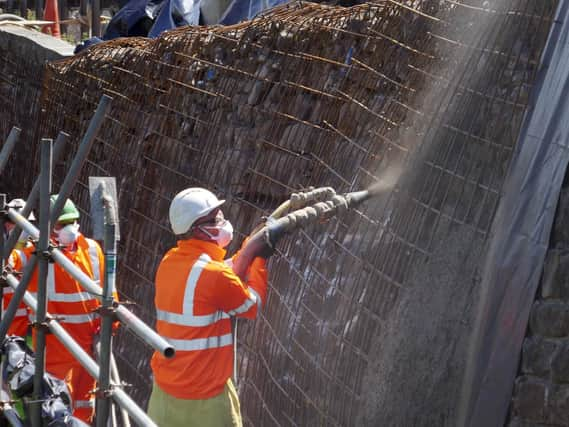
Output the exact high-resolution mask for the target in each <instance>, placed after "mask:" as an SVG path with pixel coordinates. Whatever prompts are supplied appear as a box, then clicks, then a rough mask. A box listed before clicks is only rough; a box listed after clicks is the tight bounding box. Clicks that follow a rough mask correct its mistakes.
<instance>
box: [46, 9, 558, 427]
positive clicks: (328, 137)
mask: <svg viewBox="0 0 569 427" xmlns="http://www.w3.org/2000/svg"><path fill="white" fill-rule="evenodd" d="M556 3H557V2H556V1H555V0H551V1H549V0H548V1H540V2H536V1H535V0H496V1H493V2H492V5H491V7H490V6H489V5H488V4H487V3H484V2H482V1H475V0H471V1H469V3H468V4H466V2H457V1H448V0H445V1H427V0H414V1H410V0H407V1H403V0H401V1H394V0H384V1H377V2H375V3H369V4H363V5H360V6H355V7H351V8H339V7H328V6H323V5H317V4H310V3H299V2H295V3H290V4H288V5H284V6H280V7H278V8H275V9H273V10H271V11H269V12H267V13H265V14H264V15H262V16H260V17H258V18H256V19H254V20H252V21H250V22H246V23H243V24H239V25H235V26H232V27H211V28H208V27H195V28H191V27H186V28H180V29H177V30H174V31H170V32H168V33H165V34H163V35H162V36H161V37H160V38H158V39H157V40H155V41H151V40H146V39H121V40H116V41H112V42H109V43H105V44H103V45H99V46H95V47H93V48H91V49H89V50H87V51H86V52H84V53H82V54H80V55H78V56H76V57H74V58H72V59H70V60H66V61H61V62H57V63H52V64H50V65H49V66H48V70H47V75H46V77H45V79H44V92H43V100H42V109H43V111H44V114H43V115H42V117H41V122H40V126H39V134H41V135H42V136H54V135H55V134H56V132H58V131H59V130H64V131H66V132H68V133H69V134H70V135H72V136H75V137H76V136H77V135H80V134H81V132H82V130H84V127H85V126H86V123H87V120H88V118H89V117H90V116H91V114H92V110H93V108H94V106H95V104H96V101H97V100H98V98H99V97H100V95H101V93H108V94H110V95H111V96H113V97H114V99H115V100H114V103H113V109H112V114H111V115H110V116H109V117H108V118H107V121H106V125H105V126H104V129H102V131H101V133H100V135H99V138H98V140H97V142H96V145H95V147H94V148H93V151H92V154H91V156H90V158H89V161H88V164H87V166H86V167H85V169H84V171H83V173H82V177H81V178H80V184H79V186H78V187H77V188H76V192H75V193H74V194H73V196H72V198H73V199H74V200H75V201H77V202H78V205H79V206H82V207H83V211H82V213H83V214H84V218H85V220H84V221H83V228H84V229H87V230H88V228H89V221H88V216H87V211H88V209H87V206H88V200H89V194H88V185H87V177H88V176H89V175H114V176H117V182H118V187H119V199H120V209H121V212H120V217H121V229H122V230H124V236H125V238H124V239H123V241H122V242H121V245H120V248H119V261H120V265H119V277H118V286H119V290H120V293H121V297H122V299H129V300H132V301H135V302H136V303H137V304H136V306H135V307H134V311H135V312H136V314H137V315H139V316H141V317H142V318H144V319H147V320H148V321H149V322H152V321H153V318H154V308H153V304H152V300H153V278H154V273H155V271H156V267H157V265H158V263H159V261H160V259H161V257H162V255H163V254H164V252H165V251H166V250H167V249H168V248H169V247H171V246H172V245H173V244H174V239H173V236H172V235H171V233H170V231H169V225H168V222H167V212H168V206H169V203H170V200H171V198H172V197H173V196H174V195H175V193H177V192H178V191H179V190H181V189H182V188H184V187H187V186H205V187H208V188H211V189H213V190H214V191H216V192H217V193H218V194H219V195H220V196H221V197H223V198H225V199H227V200H228V203H227V205H226V206H227V207H226V216H227V217H229V218H230V219H231V220H232V222H233V223H234V225H235V227H236V230H237V231H238V233H239V235H240V237H242V236H244V235H246V234H247V233H248V232H249V231H250V230H251V229H252V228H253V226H255V225H256V224H257V223H258V222H259V221H260V219H261V216H263V215H267V214H268V213H270V211H271V209H272V208H275V207H276V206H277V205H278V204H279V203H280V202H282V201H283V200H284V199H285V198H286V197H287V195H288V194H289V193H290V192H291V191H295V190H297V189H300V188H304V187H307V186H309V185H314V186H320V185H331V186H333V187H335V188H336V190H337V191H351V190H357V189H360V188H363V187H366V186H368V185H369V184H371V183H374V182H383V183H384V186H385V191H384V192H383V193H382V194H381V195H380V196H379V197H378V198H377V199H375V200H373V201H371V202H370V203H368V204H367V205H365V206H363V207H362V208H361V210H358V211H353V212H348V213H346V214H345V215H343V216H342V217H339V218H336V219H333V220H331V221H330V222H328V223H326V224H322V225H319V226H315V227H313V228H310V229H307V230H304V231H302V232H300V233H297V234H296V235H293V236H291V237H290V238H288V239H286V240H285V241H283V242H281V243H280V244H279V250H278V255H277V256H276V257H275V258H273V259H272V261H271V263H270V267H269V268H270V292H269V296H268V301H267V302H266V304H265V307H264V310H263V313H262V315H261V317H260V318H259V319H258V320H257V321H255V322H241V323H240V325H244V326H240V328H241V332H240V352H239V372H238V377H239V380H240V382H239V388H240V394H241V401H242V407H243V413H244V418H245V421H246V423H247V424H249V425H262V426H265V425H283V426H292V425H298V426H304V425H356V424H357V423H356V420H358V419H360V418H361V417H362V411H363V407H364V406H365V404H366V402H367V401H369V399H370V397H369V395H368V394H367V388H366V381H367V380H366V377H369V375H373V372H371V371H373V368H374V365H373V361H374V360H375V359H376V358H377V353H376V351H377V348H378V342H377V341H378V337H382V338H383V337H385V336H389V335H390V334H394V333H395V331H392V330H389V324H390V323H389V322H390V321H391V320H392V319H393V317H394V316H397V309H398V306H399V304H400V301H401V299H402V296H403V295H404V294H405V292H407V293H408V292H410V289H411V288H410V277H411V276H412V275H413V272H414V271H415V270H416V269H417V266H418V265H422V264H425V263H428V262H429V259H430V256H431V254H432V253H433V250H434V248H435V247H437V245H439V244H440V242H441V241H444V239H445V236H447V235H448V236H450V235H451V234H453V233H454V232H455V231H456V230H463V231H464V233H465V235H466V234H468V235H472V236H474V237H475V238H474V239H473V241H474V240H476V239H478V240H476V241H477V242H483V243H484V242H487V240H488V239H489V238H491V234H490V233H489V231H490V229H491V225H492V219H493V217H494V213H495V210H496V207H497V203H498V202H499V200H500V196H501V186H502V182H503V179H504V176H505V174H506V172H507V168H508V164H509V160H510V157H511V155H512V152H513V150H514V149H515V142H516V138H517V133H518V130H519V127H520V124H521V119H522V117H523V113H524V111H525V107H526V105H527V102H528V93H529V91H530V89H531V85H532V82H533V79H534V76H535V71H536V68H537V65H538V63H539V56H540V53H541V49H542V47H543V44H544V41H545V38H546V37H547V34H548V31H549V26H550V25H551V17H552V14H553V12H554V10H555V6H556ZM75 144H76V142H75ZM69 155H70V153H69V154H68V156H69ZM69 158H70V157H67V159H66V160H64V162H63V163H65V162H68V161H69ZM58 172H59V173H58ZM61 176H62V174H61V170H59V171H58V169H57V168H56V178H55V182H56V183H57V182H58V179H59V180H60V179H61ZM237 240H239V242H240V240H241V239H237ZM239 242H235V243H234V244H233V245H232V246H231V247H230V252H231V251H234V250H235V249H237V244H238V243H239ZM469 245H470V246H468V245H467V246H468V247H469V248H470V249H467V252H468V251H470V252H472V253H473V252H474V251H475V250H478V248H477V247H476V249H475V243H474V242H472V243H469ZM448 250H449V251H450V250H451V249H450V248H449V249H448ZM477 262H479V264H475V265H474V267H473V268H472V269H468V271H469V272H470V273H469V274H470V275H469V276H465V275H464V274H459V273H461V272H458V273H456V277H455V278H454V279H455V281H457V282H460V281H464V282H469V281H471V282H475V280H474V276H475V275H476V271H477V268H481V267H482V257H480V259H479V260H478V261H477ZM465 271H466V268H465ZM462 273H464V271H462ZM471 286H473V285H471ZM470 291H471V289H465V292H470ZM409 339H411V340H412V339H413V337H409ZM117 343H118V346H117V347H118V351H117V356H118V359H119V363H120V364H121V368H122V373H123V378H124V379H125V380H126V381H127V382H131V383H133V384H134V385H135V390H134V392H133V394H132V395H133V397H134V398H135V399H136V400H137V401H138V402H140V403H142V404H144V403H145V401H146V400H147V398H148V397H149V393H150V389H151V382H150V377H149V367H148V361H149V357H150V353H149V351H148V350H147V349H146V348H145V347H144V346H143V345H142V344H141V343H139V342H138V341H137V340H135V339H134V338H133V335H131V334H129V333H128V332H125V331H122V332H120V334H119V338H118V340H117ZM379 348H381V346H379ZM392 363H393V364H394V365H396V364H397V361H396V360H393V361H392ZM457 371H459V369H457ZM449 375H450V376H452V375H454V376H455V377H456V376H458V375H459V372H455V371H453V372H450V373H449ZM458 381H459V380H457V379H455V382H458ZM449 400H450V399H449ZM451 404H452V402H450V403H448V405H451ZM443 410H446V409H444V408H443ZM445 417H446V418H445V422H447V423H448V425H452V422H451V421H450V419H451V418H452V417H451V414H450V415H449V414H447V415H445ZM367 420H368V421H369V419H367ZM363 421H364V422H365V421H366V419H365V418H364V420H363ZM443 424H444V422H443V423H441V424H440V425H443ZM408 425H418V424H413V423H411V424H408Z"/></svg>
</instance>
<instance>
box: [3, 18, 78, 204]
mask: <svg viewBox="0 0 569 427" xmlns="http://www.w3.org/2000/svg"><path fill="white" fill-rule="evenodd" d="M72 54H73V46H71V45H70V44H68V43H66V42H64V41H61V40H59V39H56V38H53V37H50V36H47V35H45V34H42V33H40V32H38V31H32V30H28V29H26V28H22V27H16V26H2V27H0V140H2V141H4V140H5V138H6V137H7V136H8V134H9V132H10V129H12V127H13V126H17V127H19V128H21V129H22V133H21V136H20V142H19V145H18V147H17V148H16V149H15V150H14V153H13V157H12V159H11V162H12V163H13V164H17V165H22V164H28V165H30V166H31V164H32V162H33V156H34V152H35V151H34V150H33V145H34V143H35V142H36V141H35V140H34V138H35V131H36V127H37V123H38V120H39V112H40V111H39V106H40V97H41V89H42V79H43V75H44V67H45V64H46V63H47V62H48V61H55V60H58V59H63V58H67V57H70V56H71V55H72ZM26 158H28V159H26ZM31 178H34V177H32V176H30V174H27V173H22V171H21V170H20V169H18V168H10V167H8V168H6V171H5V172H4V174H3V175H2V180H1V181H0V191H1V192H4V193H7V194H8V195H9V197H16V196H19V197H21V194H22V190H24V193H27V190H28V189H29V188H30V185H31Z"/></svg>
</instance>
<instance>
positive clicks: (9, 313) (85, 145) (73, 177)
mask: <svg viewBox="0 0 569 427" xmlns="http://www.w3.org/2000/svg"><path fill="white" fill-rule="evenodd" d="M111 101H112V98H111V97H109V96H107V95H103V96H102V97H101V100H100V101H99V105H98V106H97V109H96V110H95V114H94V115H93V117H92V118H91V121H90V122H89V127H88V128H87V132H85V135H84V137H83V140H82V141H81V144H80V145H79V149H78V150H77V153H76V154H75V158H74V159H73V163H72V164H71V167H70V168H69V171H68V173H67V175H66V176H65V179H64V181H63V184H62V186H61V189H60V191H59V196H58V198H57V200H56V202H55V204H54V206H53V207H52V209H51V217H50V221H51V223H52V224H53V223H55V222H56V221H57V218H58V217H59V213H60V212H61V209H62V208H63V205H64V204H65V202H66V201H67V198H68V197H69V194H70V193H71V189H72V188H73V186H74V185H75V182H76V181H77V178H78V177H79V171H80V170H81V167H82V166H83V163H85V160H86V159H87V155H88V154H89V151H90V150H91V147H92V146H93V143H94V142H95V137H96V136H97V133H98V132H99V129H100V127H101V125H102V123H103V119H104V117H105V114H106V113H107V111H108V109H109V108H110V103H111ZM40 182H41V180H40ZM39 185H41V184H39ZM34 187H35V186H34ZM38 191H39V189H38ZM32 192H33V190H32ZM30 195H32V196H34V198H37V195H35V194H30ZM48 196H49V195H48ZM31 206H32V203H29V202H26V206H25V207H24V210H26V209H27V208H28V207H29V209H30V210H31ZM11 211H12V212H13V213H14V214H16V215H18V216H19V217H22V215H19V214H18V213H17V212H16V211H14V210H13V209H12V210H11ZM22 213H24V212H22ZM27 213H29V211H28V212H27ZM22 218H23V217H22ZM26 222H27V221H26ZM14 223H15V224H16V226H17V227H20V228H22V229H23V227H22V223H21V222H19V221H14ZM28 224H29V223H28ZM30 225H31V224H30ZM34 229H35V230H36V231H37V229H36V228H35V227H34ZM50 232H51V230H49V232H48V236H49V233H50ZM28 233H29V231H28ZM13 234H17V233H13ZM29 234H30V235H32V234H31V233H29ZM32 236H33V237H35V238H38V237H39V233H38V232H36V234H35V235H32ZM11 237H14V238H15V239H16V240H17V237H15V236H11ZM10 241H12V239H11V240H10ZM15 242H16V241H15V240H14V244H15ZM12 248H13V245H12V247H10V248H6V249H10V251H11V249H12ZM9 255H10V253H9V252H8V253H6V251H5V253H4V257H5V258H7V257H8V256H9ZM37 261H38V259H37V257H36V256H35V255H33V256H32V257H30V259H29V261H28V264H27V265H26V268H25V269H24V277H23V278H22V281H21V282H22V287H21V289H18V290H16V292H14V295H13V297H12V300H11V301H10V304H8V308H7V309H6V312H5V314H4V318H3V319H2V321H1V322H0V340H4V338H5V337H6V332H7V331H8V328H9V326H10V323H12V321H13V320H14V316H15V314H16V311H17V310H18V306H19V305H20V303H21V302H22V298H23V295H24V292H25V291H26V290H27V288H28V283H29V280H30V278H31V275H32V272H33V270H34V268H35V266H36V263H37ZM26 272H28V274H27V275H26V274H25V273H26Z"/></svg>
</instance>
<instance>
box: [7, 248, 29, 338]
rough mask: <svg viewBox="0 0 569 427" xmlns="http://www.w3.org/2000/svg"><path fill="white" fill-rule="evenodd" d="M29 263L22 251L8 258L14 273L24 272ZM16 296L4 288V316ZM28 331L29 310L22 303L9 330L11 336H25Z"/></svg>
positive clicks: (14, 251) (15, 252)
mask: <svg viewBox="0 0 569 427" xmlns="http://www.w3.org/2000/svg"><path fill="white" fill-rule="evenodd" d="M27 262H28V257H27V256H26V254H25V253H24V251H23V250H21V249H15V250H13V251H12V253H11V254H10V257H9V258H8V264H9V265H10V267H12V269H13V270H14V271H17V272H20V273H21V272H22V271H23V270H24V267H25V266H26V264H27ZM13 294H14V290H13V289H12V288H10V287H6V288H4V291H3V298H2V315H4V312H5V311H6V309H7V308H8V304H10V301H11V300H12V296H13ZM27 331H28V309H27V308H26V306H25V304H24V303H23V302H22V303H20V305H19V306H18V310H16V315H15V316H14V320H13V321H12V323H11V324H10V327H9V328H8V332H7V333H8V334H9V335H19V336H25V335H26V334H27Z"/></svg>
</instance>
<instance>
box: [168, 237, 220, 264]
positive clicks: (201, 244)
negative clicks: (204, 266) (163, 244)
mask: <svg viewBox="0 0 569 427" xmlns="http://www.w3.org/2000/svg"><path fill="white" fill-rule="evenodd" d="M178 248H179V249H180V250H182V251H184V252H190V251H191V252H194V251H198V252H200V253H206V254H208V255H209V256H210V257H211V259H212V260H214V261H223V259H224V257H225V254H226V252H227V251H226V250H225V249H223V248H220V247H219V246H218V245H217V243H214V242H207V241H205V240H198V239H189V240H178Z"/></svg>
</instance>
